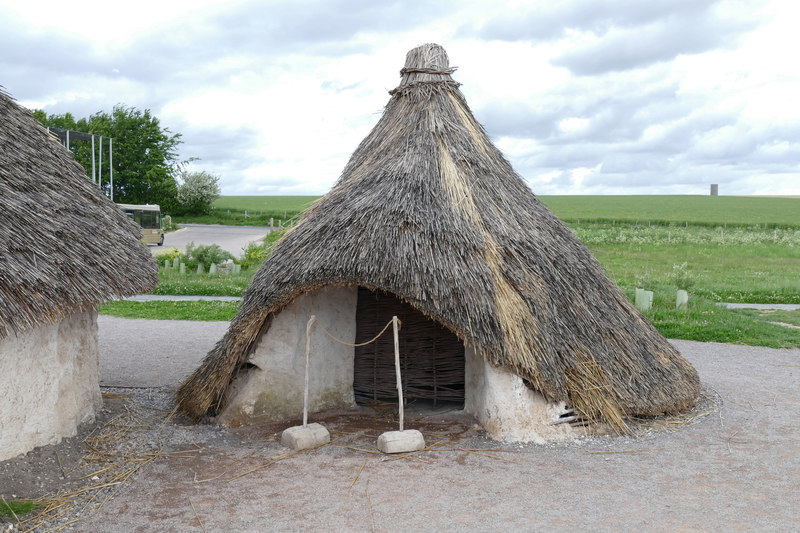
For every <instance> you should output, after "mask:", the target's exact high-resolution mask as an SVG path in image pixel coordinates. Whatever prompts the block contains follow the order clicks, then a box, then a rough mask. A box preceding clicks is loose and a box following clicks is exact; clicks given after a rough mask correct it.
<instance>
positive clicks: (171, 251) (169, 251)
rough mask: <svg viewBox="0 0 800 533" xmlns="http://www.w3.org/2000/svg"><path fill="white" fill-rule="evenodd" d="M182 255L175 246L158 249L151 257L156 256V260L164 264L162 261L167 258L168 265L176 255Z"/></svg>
mask: <svg viewBox="0 0 800 533" xmlns="http://www.w3.org/2000/svg"><path fill="white" fill-rule="evenodd" d="M181 255H183V252H181V251H180V250H178V249H177V248H166V249H164V250H159V251H158V252H156V253H155V254H154V255H153V257H155V258H156V261H157V262H158V264H159V265H161V266H164V261H166V260H168V261H169V262H170V265H171V264H172V261H173V259H175V258H176V257H180V256H181Z"/></svg>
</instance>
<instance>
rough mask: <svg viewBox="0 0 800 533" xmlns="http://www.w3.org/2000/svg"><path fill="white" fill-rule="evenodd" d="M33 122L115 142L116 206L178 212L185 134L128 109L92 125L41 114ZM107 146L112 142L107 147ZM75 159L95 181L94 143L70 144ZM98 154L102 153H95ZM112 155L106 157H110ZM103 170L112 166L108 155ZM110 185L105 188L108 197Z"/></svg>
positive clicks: (87, 121) (68, 115)
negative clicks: (180, 155)
mask: <svg viewBox="0 0 800 533" xmlns="http://www.w3.org/2000/svg"><path fill="white" fill-rule="evenodd" d="M33 116H34V117H35V118H37V119H38V120H39V122H41V123H42V124H43V125H45V126H50V127H56V128H64V129H70V130H74V131H81V132H84V133H93V134H95V135H102V136H104V137H111V138H112V139H114V141H113V143H114V144H113V155H114V201H115V202H119V203H130V204H159V205H160V206H161V208H162V211H164V212H171V211H172V210H173V209H175V208H176V207H177V191H178V185H177V181H176V176H177V174H178V172H179V170H180V167H181V166H182V165H183V163H184V162H179V161H178V151H177V148H178V146H179V145H180V143H181V142H182V141H181V135H180V133H175V134H173V133H172V132H170V131H169V130H168V129H166V128H162V127H161V125H160V123H159V120H158V118H157V117H155V116H153V115H152V114H151V113H150V110H149V109H146V110H144V111H139V110H138V109H135V108H133V107H126V106H124V105H117V106H114V109H113V110H112V112H111V113H110V114H109V113H104V112H98V113H95V114H94V115H92V116H91V117H89V118H88V119H85V118H83V119H80V120H77V121H76V120H75V118H74V117H73V115H72V114H71V113H65V114H63V115H47V114H46V113H45V112H44V111H42V110H36V111H34V112H33ZM105 142H107V141H105ZM70 148H71V149H72V150H73V153H74V154H75V159H76V160H77V161H78V162H80V163H81V164H82V165H83V167H84V168H85V169H86V172H87V173H88V174H89V175H91V169H92V156H91V143H90V142H89V141H75V142H74V143H72V142H71V143H70ZM96 149H97V147H96ZM105 153H106V154H107V152H105ZM103 164H104V165H107V164H108V158H107V156H105V155H104V157H103ZM109 187H110V184H109V183H108V182H107V181H104V182H103V189H104V190H105V192H106V193H107V194H108V193H109V192H110V191H109Z"/></svg>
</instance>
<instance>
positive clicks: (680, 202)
mask: <svg viewBox="0 0 800 533" xmlns="http://www.w3.org/2000/svg"><path fill="white" fill-rule="evenodd" d="M539 199H540V200H541V201H542V202H543V203H544V204H545V205H546V206H547V207H548V208H550V210H551V211H553V212H554V213H555V214H556V215H557V216H558V217H559V218H561V219H562V220H565V221H578V220H580V221H582V222H583V221H608V222H611V221H617V222H619V221H626V222H636V221H639V222H640V223H643V224H647V223H648V222H652V223H673V224H676V225H680V224H684V223H687V222H688V223H689V225H692V224H695V225H706V226H707V225H711V226H723V225H725V224H727V225H729V226H730V225H755V224H760V225H761V226H763V225H764V224H767V227H768V228H769V227H774V226H776V225H777V226H782V227H783V226H788V227H795V228H800V198H790V197H781V198H777V197H776V198H771V197H751V196H540V197H539Z"/></svg>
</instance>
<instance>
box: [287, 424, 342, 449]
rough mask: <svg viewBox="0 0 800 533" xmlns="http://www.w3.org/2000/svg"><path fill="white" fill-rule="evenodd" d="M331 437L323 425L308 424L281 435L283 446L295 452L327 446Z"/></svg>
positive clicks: (291, 428)
mask: <svg viewBox="0 0 800 533" xmlns="http://www.w3.org/2000/svg"><path fill="white" fill-rule="evenodd" d="M330 441H331V435H330V433H328V430H327V429H326V428H325V426H323V425H322V424H308V425H307V426H305V427H304V426H294V427H290V428H288V429H285V430H284V431H283V433H282V434H281V444H283V445H284V446H286V447H287V448H291V449H293V450H305V449H306V448H313V447H314V446H320V445H322V444H327V443H329V442H330Z"/></svg>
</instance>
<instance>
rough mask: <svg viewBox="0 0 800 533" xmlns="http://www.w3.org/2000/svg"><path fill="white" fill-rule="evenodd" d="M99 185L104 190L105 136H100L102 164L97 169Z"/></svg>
mask: <svg viewBox="0 0 800 533" xmlns="http://www.w3.org/2000/svg"><path fill="white" fill-rule="evenodd" d="M97 186H98V187H100V190H101V191H102V190H103V136H102V135H101V136H100V166H99V168H98V169H97Z"/></svg>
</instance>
